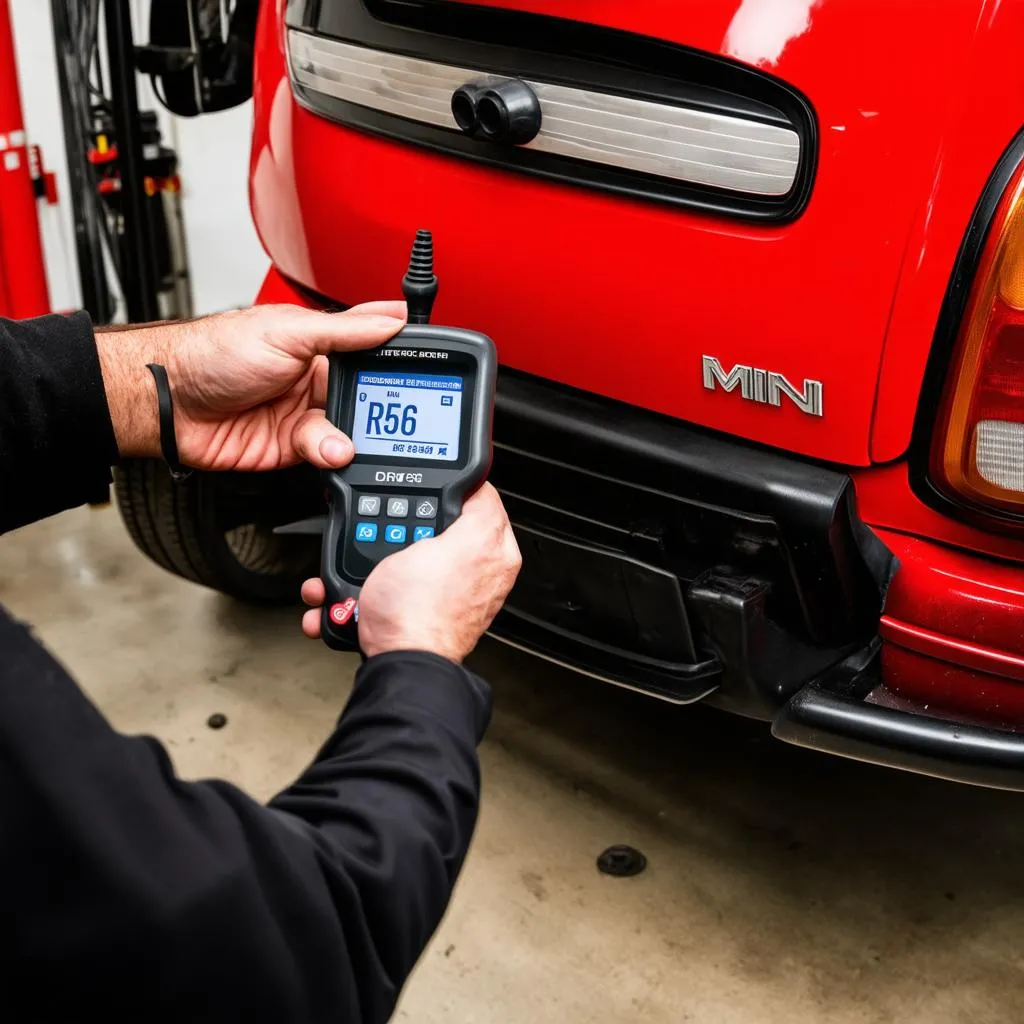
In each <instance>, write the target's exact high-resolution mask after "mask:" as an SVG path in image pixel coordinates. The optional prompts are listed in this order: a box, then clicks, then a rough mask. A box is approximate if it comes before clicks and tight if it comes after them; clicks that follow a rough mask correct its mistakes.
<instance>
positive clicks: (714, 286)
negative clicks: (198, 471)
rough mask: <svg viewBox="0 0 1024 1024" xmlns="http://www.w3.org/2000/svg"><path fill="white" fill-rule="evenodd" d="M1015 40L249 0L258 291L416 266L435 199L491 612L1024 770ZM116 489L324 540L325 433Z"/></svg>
mask: <svg viewBox="0 0 1024 1024" xmlns="http://www.w3.org/2000/svg"><path fill="white" fill-rule="evenodd" d="M556 12H557V16H555V13H556ZM1021 39H1024V4H1021V3H1004V4H989V3H986V2H984V0H947V2H945V3H943V4H941V5H932V4H928V5H925V4H921V3H911V2H909V0H907V2H901V3H895V4H894V3H863V2H862V3H857V4H854V3H849V2H844V0H789V2H787V3H785V4H779V3H772V2H766V0H648V2H647V3H644V4H636V3H629V2H626V0H561V2H560V3H558V4H552V3H550V2H542V0H478V2H477V3H475V4H464V3H457V2H440V0H290V2H288V3H285V2H284V0H264V2H263V4H262V9H261V14H260V22H259V27H258V30H257V36H256V40H255V69H256V74H255V101H256V105H255V130H254V139H253V149H252V175H251V198H252V210H253V216H254V218H255V222H256V225H257V228H258V230H259V233H260V236H261V238H262V241H263V244H264V246H265V247H266V250H267V252H268V253H269V255H270V257H271V259H272V261H273V269H272V270H271V272H270V274H269V276H268V278H267V280H266V283H265V285H264V287H263V289H262V291H261V293H260V296H259V301H261V302H281V301H288V302H299V303H305V304H308V305H311V306H320V307H325V306H338V307H341V306H344V305H345V304H346V303H355V302H359V301H362V300H365V299H371V298H379V297H388V296H393V295H395V294H396V292H397V285H398V282H399V279H400V277H401V274H402V272H403V270H404V267H405V263H406V259H407V257H408V249H409V243H410V240H411V238H412V236H413V234H414V232H415V229H416V228H419V227H429V228H431V229H432V231H433V233H434V238H435V240H436V244H437V248H438V272H439V275H440V278H441V292H440V297H439V299H438V302H437V305H436V307H435V310H434V321H435V322H437V323H446V324H454V325H463V326H468V327H472V328H474V329H477V330H481V331H484V332H486V333H487V334H489V335H490V336H491V337H493V338H494V340H495V341H496V343H497V345H498V349H499V354H500V360H501V363H502V369H501V373H500V379H499V388H498V401H497V409H496V415H495V426H494V442H495V459H494V468H493V472H492V477H491V479H492V480H493V482H494V483H495V484H496V486H497V487H498V488H499V489H500V490H501V492H502V494H503V495H504V498H505V501H506V503H507V507H508V510H509V514H510V516H511V518H512V520H513V522H514V524H515V526H516V529H517V534H518V537H519V542H520V545H521V547H522V550H523V553H524V569H523V573H522V577H521V580H520V582H519V583H518V585H517V587H516V589H515V591H514V593H513V595H512V597H511V598H510V600H509V602H508V605H507V607H506V609H505V611H504V612H503V613H502V615H501V617H500V618H499V620H498V621H497V622H496V623H495V626H494V634H495V636H497V637H498V638H499V639H502V640H504V641H506V642H507V643H510V644H513V645H514V646H517V647H520V648H523V649H525V650H528V651H532V652H535V653H536V654H538V655H540V656H542V657H544V658H548V659H550V660H552V661H555V662H558V663H560V664H563V665H567V666H570V667H572V668H574V669H578V670H579V671H581V672H584V673H586V674H588V675H591V676H593V677H595V678H596V679H600V680H605V681H607V682H610V683H614V684H617V685H621V686H626V687H630V688H632V689H635V690H639V691H642V692H644V693H648V694H650V695H652V696H653V697H656V698H659V699H663V700H668V701H673V702H676V703H686V702H690V701H697V700H705V701H707V702H709V703H712V704H716V705H718V706H720V707H722V708H725V709H727V710H730V711H734V712H737V713H740V714H744V715H749V716H755V717H758V718H762V719H764V720H766V721H769V722H771V728H772V732H773V733H774V735H775V736H777V737H778V738H780V739H782V740H785V741H787V742H791V743H797V744H801V745H804V746H808V747H813V748H816V749H819V750H824V751H829V752H832V753H836V754H841V755H844V756H850V757H855V758H861V759H864V760H869V761H874V762H878V763H883V764H889V765H893V766H895V767H899V768H905V769H910V770H914V771H921V772H926V773H929V774H933V775H938V776H943V777H946V778H951V779H959V780H963V781H966V782H973V783H979V784H984V785H993V786H1003V787H1007V788H1014V789H1020V788H1024V734H1022V733H1021V731H1020V730H1021V729H1022V728H1024V568H1022V563H1024V132H1022V130H1021V125H1022V122H1024V61H1021V60H1020V54H1019V50H1020V40H1021ZM453 101H454V107H453ZM119 491H120V498H121V504H122V507H123V508H124V511H125V516H126V520H127V522H128V525H129V528H130V529H131V531H132V533H133V536H134V537H135V540H136V541H137V543H138V544H139V546H140V547H141V548H142V549H143V550H144V551H146V552H147V553H148V554H150V555H151V556H152V557H154V558H155V559H156V560H157V561H158V562H160V563H161V564H162V565H164V566H165V567H167V568H168V569H170V570H172V571H175V572H178V573H180V574H181V575H184V576H187V577H189V578H191V579H195V580H198V581H199V582H203V583H206V584H208V585H210V586H213V587H216V588H218V589H220V590H223V591H225V592H228V593H232V594H235V595H237V596H240V597H243V598H247V599H254V600H265V601H271V600H282V599H286V600H291V599H294V597H295V594H296V590H297V583H298V580H299V579H300V578H301V577H302V576H303V575H305V574H306V573H309V572H315V567H316V561H317V559H316V555H317V549H318V539H317V538H315V537H309V536H302V535H293V534H289V533H278V532H275V529H276V528H278V527H280V526H281V525H283V524H288V523H291V522H294V521H298V520H301V519H303V518H305V517H308V516H311V515H314V514H316V513H317V512H319V511H322V501H323V498H322V489H321V487H320V485H319V483H318V480H317V478H316V475H315V474H314V473H312V472H309V471H306V470H300V471H296V472H293V473H288V474H282V475H278V476H276V477H232V476H228V477H209V476H208V477H202V476H199V477H193V478H192V479H191V480H190V481H189V482H188V483H187V484H185V485H184V486H172V485H171V484H170V483H169V482H168V478H167V475H166V473H165V471H164V470H163V469H162V467H160V466H159V465H157V464H147V463H142V464H138V465H132V466H129V467H127V468H126V469H125V471H124V472H123V473H122V476H121V480H120V485H119Z"/></svg>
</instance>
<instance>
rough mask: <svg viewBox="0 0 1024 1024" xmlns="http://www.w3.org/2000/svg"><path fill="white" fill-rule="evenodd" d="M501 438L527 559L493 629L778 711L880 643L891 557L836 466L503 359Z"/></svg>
mask: <svg viewBox="0 0 1024 1024" xmlns="http://www.w3.org/2000/svg"><path fill="white" fill-rule="evenodd" d="M494 441H495V455H494V467H493V470H492V473H491V480H492V482H493V483H494V484H495V485H496V486H497V488H498V489H499V491H501V493H502V495H503V497H504V499H505V503H506V507H507V508H508V511H509V515H510V517H511V519H512V522H513V525H514V526H515V527H516V531H517V535H518V537H519V542H520V547H521V548H522V550H523V563H524V564H523V572H522V575H521V577H520V580H519V582H518V584H517V586H516V588H515V590H514V591H513V593H512V595H511V597H510V599H509V601H508V603H507V605H506V608H505V610H504V611H503V613H502V614H501V615H500V616H499V618H498V620H497V621H496V622H495V625H494V630H493V631H494V633H495V635H496V636H497V637H498V638H499V639H503V640H506V641H508V642H509V643H513V644H515V645H516V646H519V647H522V648H525V649H527V650H530V651H533V652H535V653H537V654H540V655H542V656H544V657H546V658H549V659H551V660H553V661H557V662H560V663H562V664H565V665H568V666H570V667H572V668H575V669H578V670H580V671H583V672H586V673H588V674H590V675H595V676H599V677H601V678H603V679H606V680H608V681H610V682H613V683H617V684H619V685H624V686H629V687H632V688H635V689H639V690H643V691H645V692H648V693H650V694H652V695H654V696H657V697H660V698H662V699H668V700H672V701H676V702H687V701H692V700H698V699H703V698H708V699H710V700H711V701H712V702H715V703H718V704H720V705H722V706H724V707H726V708H728V709H730V710H734V711H738V712H740V713H743V714H747V715H753V716H757V717H761V718H765V719H771V718H772V717H773V716H774V715H775V713H776V712H777V710H778V709H779V707H780V706H781V705H782V704H783V703H785V701H786V700H788V699H789V698H790V697H791V696H793V694H794V693H796V692H797V690H799V689H800V688H801V687H803V686H804V685H806V684H807V683H808V682H810V681H811V680H813V679H815V678H817V677H818V676H819V675H820V674H821V673H822V672H823V671H824V670H825V669H826V668H828V667H829V666H831V665H834V664H836V663H838V662H839V661H841V660H842V659H843V658H844V657H846V656H847V655H848V654H849V653H850V652H851V651H853V650H856V649H859V648H862V647H863V646H864V645H865V644H867V643H869V642H870V641H871V640H872V639H873V637H874V636H875V634H876V632H877V622H878V616H879V613H880V610H881V603H882V597H883V594H884V591H885V587H886V585H887V583H888V580H889V578H890V574H891V570H892V558H891V555H890V554H889V552H888V551H887V549H886V548H885V547H884V546H883V545H882V544H881V543H880V542H879V541H878V540H877V538H875V536H874V535H873V534H872V533H871V532H870V531H869V530H867V529H866V528H865V527H864V525H863V524H862V523H861V522H860V520H859V519H858V518H857V514H856V509H855V505H854V501H853V488H852V484H851V481H850V479H849V477H848V476H846V475H845V474H843V473H840V472H836V471H834V470H831V469H828V468H826V467H823V466H820V465H815V464H812V463H807V462H802V461H800V460H798V459H794V458H790V457H787V456H785V455H782V454H780V453H778V452H773V451H769V450H765V449H759V448H755V447H753V446H751V445H746V444H741V443H739V442H737V441H735V440H733V439H729V438H726V437H722V436H720V435H716V434H711V433H709V432H706V431H700V430H697V429H694V428H692V427H690V426H688V425H686V424H684V423H681V422H679V421H678V420H673V419H670V418H668V417H664V416H658V415H656V414H653V413H650V412H648V411H646V410H643V409H638V408H636V407H633V406H628V405H624V404H622V403H618V402H613V401H610V400H608V399H605V398H600V397H598V396H595V395H592V394H588V393H585V392H580V391H575V390H572V389H569V388H565V387H561V386H559V385H556V384H553V383H551V382H549V381H545V380H541V379H537V378H533V377H528V376H526V375H524V374H520V373H515V372H512V371H508V370H503V371H502V372H501V373H500V374H499V381H498V396H497V405H496V409H495V420H494Z"/></svg>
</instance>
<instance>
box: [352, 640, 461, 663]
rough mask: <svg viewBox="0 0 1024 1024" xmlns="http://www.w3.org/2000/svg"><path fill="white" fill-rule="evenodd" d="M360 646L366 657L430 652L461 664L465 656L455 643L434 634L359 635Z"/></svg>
mask: <svg viewBox="0 0 1024 1024" xmlns="http://www.w3.org/2000/svg"><path fill="white" fill-rule="evenodd" d="M359 642H360V646H361V647H362V649H363V653H364V654H365V655H366V656H367V658H376V657H380V656H381V655H384V654H395V655H398V654H410V653H417V654H432V655H434V656H435V657H438V658H443V659H444V660H445V661H450V662H452V663H454V664H456V665H461V664H462V660H463V658H464V656H465V654H464V652H463V651H461V650H459V649H458V648H457V646H456V645H455V644H452V643H448V642H446V640H445V639H444V638H443V637H440V636H437V635H434V634H424V635H416V634H412V633H410V634H407V635H403V636H397V635H396V636H390V637H382V638H380V639H378V638H376V637H374V636H372V635H371V636H369V637H367V636H365V635H364V634H363V633H362V632H361V633H360V635H359Z"/></svg>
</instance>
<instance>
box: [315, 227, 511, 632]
mask: <svg viewBox="0 0 1024 1024" xmlns="http://www.w3.org/2000/svg"><path fill="white" fill-rule="evenodd" d="M402 291H403V293H404V294H405V297H406V300H407V301H408V304H409V321H408V325H407V326H406V327H404V328H403V329H402V330H401V331H399V333H398V334H396V335H395V337H394V338H392V339H391V340H390V341H388V342H386V343H385V344H384V345H382V346H381V347H380V348H377V349H370V350H366V351H362V352H346V353H332V354H331V355H330V357H329V360H330V376H329V383H328V390H327V418H328V419H329V420H330V422H331V423H333V424H334V425H335V426H336V427H338V428H339V429H340V430H343V431H345V433H347V434H348V435H349V437H350V438H351V439H352V443H353V444H354V445H355V450H356V454H355V458H354V459H353V460H352V462H351V463H350V464H349V465H348V466H346V467H345V468H344V469H341V470H334V471H329V472H326V473H325V474H324V477H325V483H326V485H327V500H328V506H329V507H328V515H327V525H326V527H325V529H324V541H323V558H322V568H321V575H322V577H323V581H324V586H325V587H326V589H327V599H326V601H325V603H324V607H323V612H322V615H321V622H320V628H321V634H322V636H323V638H324V640H325V642H326V643H327V645H328V646H329V647H333V648H334V649H335V650H355V649H357V648H358V620H359V604H358V602H359V591H360V588H361V587H362V584H363V583H364V582H365V581H366V578H367V576H369V574H370V572H371V571H372V570H373V568H374V567H375V566H376V565H377V563H378V562H380V561H381V560H382V559H384V558H386V557H387V556H388V555H391V554H394V553H395V552H397V551H401V550H402V549H403V548H405V547H407V546H408V545H410V544H417V543H420V542H422V541H428V540H430V538H432V537H434V536H436V535H437V534H439V533H441V532H442V531H443V530H445V529H446V528H447V527H448V526H450V525H451V524H452V523H453V522H454V521H455V520H456V519H457V518H458V516H459V515H460V513H461V512H462V502H463V500H464V498H465V497H466V495H467V494H470V493H472V492H473V490H474V489H475V488H476V487H478V486H479V485H480V483H481V482H482V481H483V480H484V478H485V477H486V476H487V472H488V470H489V469H490V465H491V421H492V418H493V414H494V388H495V380H496V376H497V356H496V353H495V349H494V342H493V341H491V339H490V338H488V337H487V336H486V335H484V334H478V333H477V332H476V331H466V330H462V329H461V328H458V327H439V326H432V325H430V324H429V320H430V311H431V308H432V307H433V304H434V299H435V297H436V296H437V277H436V276H435V274H434V248H433V240H432V238H431V235H430V232H429V231H418V232H417V233H416V241H415V243H414V244H413V249H412V257H411V259H410V261H409V269H408V271H407V273H406V275H405V277H404V278H403V279H402Z"/></svg>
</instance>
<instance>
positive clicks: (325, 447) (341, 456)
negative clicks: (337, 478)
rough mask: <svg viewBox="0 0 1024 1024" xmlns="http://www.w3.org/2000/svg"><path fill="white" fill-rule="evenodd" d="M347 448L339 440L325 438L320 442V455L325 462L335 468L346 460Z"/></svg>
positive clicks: (336, 438)
mask: <svg viewBox="0 0 1024 1024" xmlns="http://www.w3.org/2000/svg"><path fill="white" fill-rule="evenodd" d="M348 453H349V446H348V445H347V444H345V442H344V441H342V440H341V438H338V437H325V438H324V439H323V440H322V441H321V442H320V454H321V455H322V456H323V457H324V460H325V461H326V462H329V463H331V465H332V466H337V465H339V464H340V463H342V462H344V461H345V459H346V458H348Z"/></svg>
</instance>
